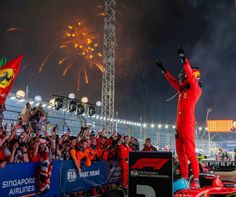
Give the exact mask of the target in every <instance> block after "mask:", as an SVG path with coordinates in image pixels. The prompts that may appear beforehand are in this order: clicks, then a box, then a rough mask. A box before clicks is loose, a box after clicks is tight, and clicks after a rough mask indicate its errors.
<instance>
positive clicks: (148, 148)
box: [143, 138, 157, 151]
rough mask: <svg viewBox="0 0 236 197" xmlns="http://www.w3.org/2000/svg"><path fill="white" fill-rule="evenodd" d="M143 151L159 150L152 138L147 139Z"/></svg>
mask: <svg viewBox="0 0 236 197" xmlns="http://www.w3.org/2000/svg"><path fill="white" fill-rule="evenodd" d="M143 151H157V149H156V148H155V147H154V146H153V145H152V141H151V138H147V139H146V140H145V144H144V147H143Z"/></svg>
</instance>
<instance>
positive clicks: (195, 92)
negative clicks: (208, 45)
mask: <svg viewBox="0 0 236 197" xmlns="http://www.w3.org/2000/svg"><path fill="white" fill-rule="evenodd" d="M178 54H179V56H180V58H181V61H182V63H183V70H182V72H181V73H180V75H179V77H178V80H177V79H175V77H173V76H172V75H171V74H170V72H169V71H167V70H166V69H165V68H164V67H163V65H162V63H161V61H160V60H158V61H157V66H158V67H159V68H160V69H161V71H162V73H163V74H164V76H165V78H166V79H167V80H168V81H169V83H170V84H171V85H172V86H173V87H174V88H175V90H176V91H177V92H178V93H179V99H178V106H177V117H176V132H177V133H176V152H177V155H178V158H179V163H180V171H181V173H182V176H183V177H184V178H186V179H187V178H188V160H189V161H190V163H191V166H192V172H193V176H194V179H193V181H192V182H191V185H190V187H191V188H192V189H194V188H198V187H200V185H199V180H198V176H199V164H198V160H197V156H196V153H195V148H196V145H195V126H196V120H195V115H194V112H195V106H196V104H197V101H198V99H199V97H200V96H201V93H202V89H201V85H200V81H199V79H200V72H199V70H198V69H197V68H192V67H191V65H190V63H189V60H188V59H187V58H186V57H185V55H184V51H183V49H182V48H181V46H180V47H179V49H178Z"/></svg>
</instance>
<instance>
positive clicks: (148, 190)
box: [136, 185, 156, 197]
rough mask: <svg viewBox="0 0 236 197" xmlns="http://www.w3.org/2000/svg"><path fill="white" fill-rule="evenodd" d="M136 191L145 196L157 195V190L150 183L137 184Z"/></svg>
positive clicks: (154, 196)
mask: <svg viewBox="0 0 236 197" xmlns="http://www.w3.org/2000/svg"><path fill="white" fill-rule="evenodd" d="M136 192H137V194H141V195H144V197H156V192H155V190H154V189H153V188H152V187H151V186H149V185H136Z"/></svg>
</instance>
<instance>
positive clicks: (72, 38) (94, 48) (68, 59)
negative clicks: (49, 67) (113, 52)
mask: <svg viewBox="0 0 236 197" xmlns="http://www.w3.org/2000/svg"><path fill="white" fill-rule="evenodd" d="M90 32H91V31H89V30H88V28H87V27H86V26H85V24H84V23H83V22H80V21H79V22H77V23H76V24H75V25H69V26H68V27H67V29H66V31H65V32H64V33H63V36H62V39H61V43H60V45H59V47H58V50H60V51H61V54H63V56H62V57H61V58H60V59H59V60H58V65H61V66H63V68H64V70H63V72H62V75H63V76H67V75H68V74H69V73H70V71H73V73H74V72H76V73H78V74H77V78H78V79H77V81H78V82H77V90H79V89H80V87H79V86H80V81H81V79H83V81H84V82H85V83H86V84H88V83H89V77H88V70H94V68H96V69H97V71H99V72H102V73H103V72H105V71H106V70H105V68H104V66H103V64H102V60H103V55H102V52H101V51H100V50H99V49H100V46H99V45H98V43H97V39H96V36H95V34H92V33H90ZM51 55H52V52H50V53H49V54H48V55H47V56H46V58H45V59H44V61H43V63H42V64H41V66H40V69H39V72H42V70H43V68H44V66H45V63H46V62H47V61H48V59H49V57H50V56H51Z"/></svg>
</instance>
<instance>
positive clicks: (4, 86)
mask: <svg viewBox="0 0 236 197" xmlns="http://www.w3.org/2000/svg"><path fill="white" fill-rule="evenodd" d="M22 59H23V56H22V55H21V56H18V57H16V58H15V59H13V60H12V61H10V62H7V63H6V64H5V65H4V66H2V67H0V105H2V104H3V103H4V102H5V100H6V99H7V96H8V94H9V92H10V90H11V87H12V85H13V83H14V81H15V78H16V76H17V74H18V72H19V69H20V63H21V61H22Z"/></svg>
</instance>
